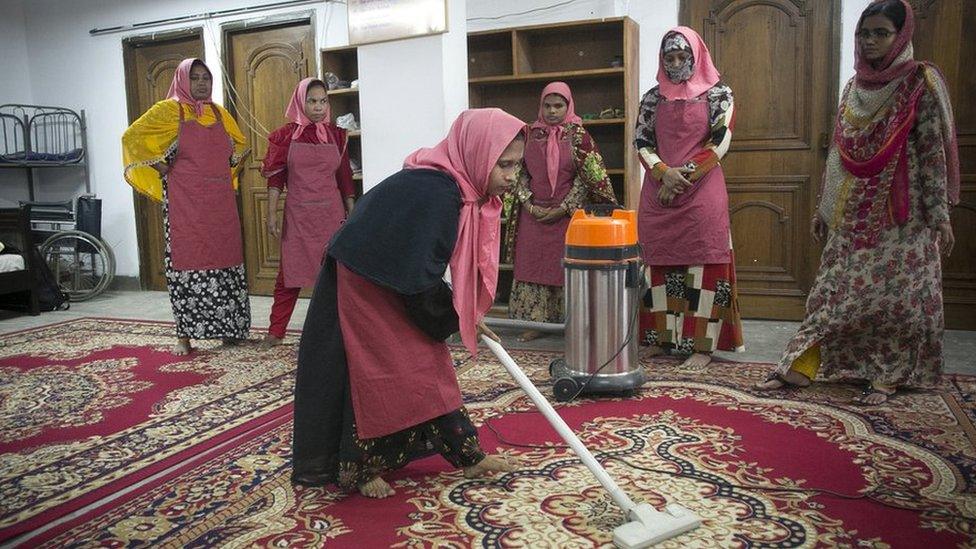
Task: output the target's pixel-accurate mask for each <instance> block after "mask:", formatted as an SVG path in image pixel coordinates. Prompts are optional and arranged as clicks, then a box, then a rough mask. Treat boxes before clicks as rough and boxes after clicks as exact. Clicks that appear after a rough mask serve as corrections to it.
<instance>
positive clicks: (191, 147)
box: [122, 59, 251, 355]
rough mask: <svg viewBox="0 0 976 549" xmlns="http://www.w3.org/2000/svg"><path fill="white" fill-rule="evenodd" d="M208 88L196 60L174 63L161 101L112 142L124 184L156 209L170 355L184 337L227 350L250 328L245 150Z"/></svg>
mask: <svg viewBox="0 0 976 549" xmlns="http://www.w3.org/2000/svg"><path fill="white" fill-rule="evenodd" d="M212 89H213V75H212V74H211V72H210V69H209V68H207V66H206V65H205V64H204V63H203V61H201V60H199V59H184V60H183V61H182V62H181V63H180V65H179V67H177V69H176V74H175V75H174V76H173V83H172V85H171V86H170V88H169V93H168V94H167V97H166V99H164V100H162V101H160V102H158V103H156V104H155V105H153V106H152V107H151V108H150V109H149V110H148V111H146V113H145V114H143V115H142V116H141V117H140V118H139V119H138V120H136V121H135V122H133V123H132V125H131V126H129V128H128V129H127V130H126V131H125V133H124V134H123V135H122V159H123V162H124V164H125V180H126V181H128V182H129V184H130V185H132V187H133V188H135V189H136V190H137V191H139V192H141V193H142V194H144V195H146V196H148V197H149V198H151V199H153V200H156V201H158V202H162V203H163V228H164V235H165V239H166V248H165V252H164V262H165V267H166V286H167V288H168V289H169V297H170V302H171V303H172V305H173V316H174V317H175V318H176V337H177V342H176V345H174V346H173V354H176V355H186V354H188V353H189V352H190V351H191V350H192V347H191V345H190V340H191V339H221V340H223V342H224V343H225V344H236V343H238V342H240V341H241V340H243V339H246V338H247V333H248V331H249V330H250V328H251V307H250V303H249V302H248V295H247V278H246V276H245V273H244V256H243V247H242V242H241V221H240V217H239V215H238V213H237V199H236V195H235V191H236V189H237V177H236V175H235V173H234V172H235V170H234V168H235V167H236V166H237V165H238V163H240V161H241V160H242V159H243V158H244V157H245V156H246V154H247V153H248V149H247V145H246V143H245V140H244V135H243V134H241V130H240V128H238V127H237V123H236V122H235V121H234V119H233V117H231V115H230V114H229V113H228V112H227V111H226V110H225V109H224V108H222V107H220V106H218V105H216V104H214V103H213V101H212V100H211V98H210V94H211V90H212Z"/></svg>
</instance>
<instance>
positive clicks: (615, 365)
mask: <svg viewBox="0 0 976 549" xmlns="http://www.w3.org/2000/svg"><path fill="white" fill-rule="evenodd" d="M607 213H609V215H606V214H607ZM563 267H564V269H565V272H566V277H565V278H566V283H565V290H564V292H565V293H564V295H565V298H564V299H565V303H566V332H565V346H566V347H565V351H566V352H565V358H557V359H555V360H553V361H552V363H551V364H550V365H549V374H550V375H551V376H552V379H553V387H552V390H553V394H554V395H555V397H556V400H558V401H560V402H564V401H568V400H572V399H574V398H576V397H577V396H579V395H581V394H599V393H618V394H620V393H622V394H632V393H633V392H634V391H636V390H637V389H639V388H640V387H641V386H642V385H644V381H645V378H644V369H643V368H642V367H641V366H640V364H639V362H638V360H637V347H638V339H639V338H638V337H637V332H638V328H637V321H638V317H637V313H638V310H639V309H638V300H639V299H640V295H639V294H640V290H641V287H642V286H643V276H642V272H641V270H642V269H641V256H640V247H639V246H638V244H637V212H635V211H634V210H620V209H610V210H604V211H603V212H602V214H601V213H600V212H599V211H596V210H595V211H594V213H593V214H591V213H587V212H586V211H584V210H576V212H575V213H574V214H573V218H572V220H571V221H570V223H569V228H568V229H567V230H566V256H565V259H564V260H563Z"/></svg>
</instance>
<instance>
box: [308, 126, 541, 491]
mask: <svg viewBox="0 0 976 549" xmlns="http://www.w3.org/2000/svg"><path fill="white" fill-rule="evenodd" d="M521 129H522V122H520V121H519V120H518V119H517V118H515V117H513V116H511V115H509V114H508V113H506V112H504V111H502V110H500V109H473V110H468V111H465V112H463V113H461V115H460V116H459V117H458V119H457V120H456V121H455V122H454V124H453V125H452V126H451V130H450V133H448V136H447V138H445V139H444V140H443V141H441V142H440V143H439V144H437V145H436V146H434V147H432V148H429V149H420V150H418V151H416V152H415V153H413V154H412V155H410V156H409V157H408V158H407V160H406V162H405V163H404V168H405V169H403V170H401V171H400V172H397V173H395V174H393V175H392V176H390V177H388V178H387V179H386V180H384V181H383V182H381V183H380V184H379V185H377V186H376V187H375V188H373V189H372V190H370V192H368V193H366V194H365V195H364V196H363V198H362V199H361V200H360V201H359V204H357V206H356V209H355V211H354V212H353V214H352V215H350V217H349V219H348V220H347V221H346V223H345V224H344V225H343V226H342V228H341V229H340V230H339V232H338V233H336V235H335V237H334V238H333V239H332V242H331V243H330V244H329V251H328V255H327V256H326V261H325V264H324V265H323V267H322V272H321V274H320V275H319V279H318V282H317V284H316V287H315V292H314V294H313V295H312V301H311V303H310V304H309V310H308V316H307V318H306V320H305V327H304V330H303V333H302V340H301V345H300V347H299V353H298V376H297V379H296V386H295V425H294V446H293V459H294V471H293V474H292V479H293V480H294V481H295V482H297V483H301V484H312V485H317V484H329V483H334V484H338V485H339V486H340V487H342V488H344V489H347V490H357V489H358V490H359V491H360V492H361V493H362V494H364V495H366V496H369V497H377V498H382V497H387V496H389V495H391V494H392V493H393V489H392V488H391V487H390V485H389V484H387V483H386V482H385V481H384V480H383V478H381V475H382V474H384V473H386V472H388V471H390V470H393V469H397V468H399V467H402V466H403V465H404V464H406V463H407V462H409V461H411V460H413V459H416V458H418V457H423V456H426V455H429V454H431V453H434V452H437V453H440V454H441V455H442V456H444V457H445V458H446V459H447V460H448V461H449V462H450V463H451V464H452V465H454V466H456V467H460V468H463V469H464V473H465V475H466V476H469V477H471V476H477V475H482V474H485V473H489V472H493V471H507V470H510V469H511V464H509V463H508V462H506V461H505V460H503V459H500V458H497V457H492V456H486V455H485V453H484V452H483V451H482V450H481V447H480V445H479V443H478V433H477V430H476V429H475V427H474V425H473V424H472V423H471V420H470V418H469V417H468V415H467V412H466V411H465V409H464V407H463V405H462V399H461V391H460V388H459V387H458V382H457V377H456V375H455V373H454V362H453V360H452V357H451V353H450V351H449V350H448V347H447V345H446V344H445V343H444V339H445V338H446V337H447V336H449V335H451V334H452V333H454V332H457V331H460V332H461V340H462V341H463V342H464V345H465V346H466V347H467V348H468V350H469V351H470V352H471V353H475V352H476V351H477V337H478V332H479V331H480V332H481V333H485V334H488V335H489V336H492V337H496V338H497V336H494V334H492V333H491V332H490V330H488V329H487V328H485V327H484V324H483V323H482V322H481V319H482V317H483V316H484V314H485V312H487V310H488V309H489V308H490V307H491V304H492V301H493V300H494V297H495V286H496V283H497V281H498V253H499V230H500V220H501V199H500V198H499V195H501V194H502V193H504V192H505V191H506V190H508V189H509V188H511V187H512V186H513V185H514V183H515V179H516V174H517V172H518V168H519V166H520V164H521V161H522V153H523V149H524V142H523V139H522V138H521V133H520V130H521ZM448 266H450V279H451V284H450V285H449V284H448V283H446V282H445V281H444V275H445V271H446V270H447V269H448Z"/></svg>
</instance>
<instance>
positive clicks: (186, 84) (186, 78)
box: [166, 58, 213, 117]
mask: <svg viewBox="0 0 976 549" xmlns="http://www.w3.org/2000/svg"><path fill="white" fill-rule="evenodd" d="M194 63H200V64H201V65H203V67H204V68H205V69H207V72H208V73H210V78H213V73H212V72H210V67H208V66H207V64H206V63H204V62H203V61H201V60H199V59H195V58H191V59H184V60H182V61H180V64H179V65H178V66H177V67H176V73H175V74H173V82H172V83H171V84H170V85H169V91H168V92H166V99H175V100H177V101H179V102H180V103H184V104H186V105H191V106H192V107H193V112H195V113H196V114H197V116H198V117H199V116H202V115H203V106H204V105H206V104H208V103H213V100H212V99H211V98H210V97H209V96H208V97H207V98H206V99H200V100H196V99H194V98H193V92H192V91H190V69H192V68H193V64H194Z"/></svg>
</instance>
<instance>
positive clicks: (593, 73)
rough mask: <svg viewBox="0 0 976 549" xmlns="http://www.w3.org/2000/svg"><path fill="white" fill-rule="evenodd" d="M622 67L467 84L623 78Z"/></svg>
mask: <svg viewBox="0 0 976 549" xmlns="http://www.w3.org/2000/svg"><path fill="white" fill-rule="evenodd" d="M623 75H624V68H623V67H608V68H606V69H587V70H581V71H559V72H536V73H529V74H512V75H505V76H484V77H481V78H471V79H470V80H468V84H471V85H491V84H511V83H514V82H541V81H543V80H574V79H579V78H600V77H601V76H621V77H622V76H623Z"/></svg>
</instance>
